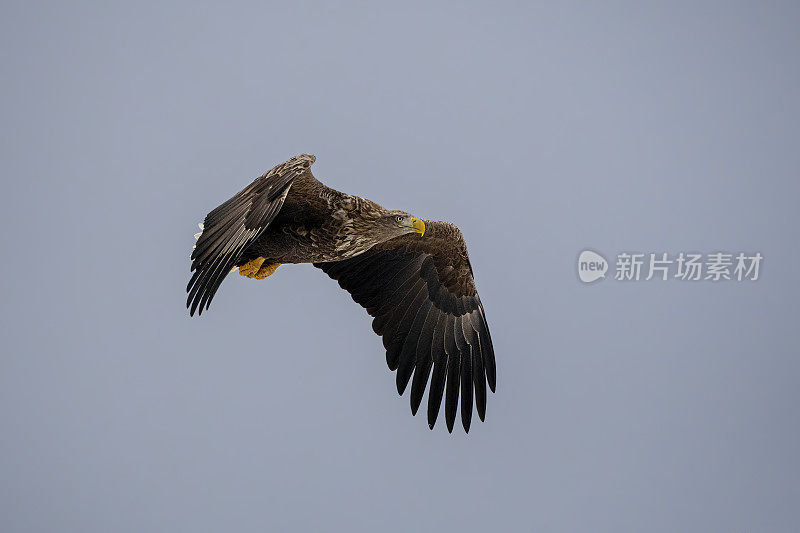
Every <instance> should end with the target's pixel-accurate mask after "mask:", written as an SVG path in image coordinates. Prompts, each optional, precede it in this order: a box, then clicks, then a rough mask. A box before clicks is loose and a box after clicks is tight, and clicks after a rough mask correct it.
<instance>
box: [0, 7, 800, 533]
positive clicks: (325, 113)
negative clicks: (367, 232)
mask: <svg viewBox="0 0 800 533" xmlns="http://www.w3.org/2000/svg"><path fill="white" fill-rule="evenodd" d="M113 4H114V5H111V3H104V2H61V3H53V4H48V3H46V2H5V3H4V4H3V6H2V8H0V65H2V83H1V84H0V102H1V103H0V112H1V113H2V115H1V116H2V128H0V134H1V135H2V142H0V154H1V155H2V166H3V191H4V194H3V195H2V197H3V200H2V203H3V208H2V210H0V223H2V227H3V231H2V232H0V245H2V249H3V251H4V252H3V254H4V256H3V257H4V261H3V262H2V266H0V268H1V269H2V276H0V289H1V290H2V300H1V301H2V313H1V316H0V318H1V319H2V324H3V328H2V332H3V334H2V337H3V339H2V356H1V357H0V530H2V531H3V532H5V533H16V532H39V531H41V532H45V531H59V532H82V533H85V532H95V531H96V532H107V531H114V532H141V531H170V532H183V531H186V532H193V533H194V532H204V531H209V532H210V531H267V530H283V531H286V530H306V531H309V530H321V529H325V530H340V531H352V530H356V531H417V530H432V529H438V530H441V531H445V530H459V531H487V530H493V529H495V528H497V529H499V530H511V531H514V530H524V528H528V527H532V528H535V529H537V530H544V531H614V532H618V531H665V532H666V531H703V532H706V531H790V530H796V527H797V524H798V521H800V511H799V510H798V505H797V503H798V501H800V488H798V479H800V464H799V462H798V450H799V449H800V415H799V414H798V400H800V393H799V392H798V391H800V388H799V387H800V350H799V349H798V340H797V327H798V311H797V302H798V300H800V288H799V287H800V285H799V284H798V281H797V275H798V270H797V268H798V264H800V252H798V233H797V225H798V222H799V221H800V220H799V218H800V217H798V210H797V202H798V199H799V198H800V182H799V181H798V170H800V146H798V139H800V96H799V95H800V91H799V90H798V86H799V84H800V62H798V53H799V52H800V33H798V31H797V29H798V27H800V9H798V7H797V4H796V3H792V2H785V3H781V2H770V3H769V4H768V5H767V4H763V5H762V4H760V3H756V2H752V3H736V2H719V3H702V4H701V5H697V4H696V3H694V2H686V3H678V4H674V5H671V6H669V7H666V6H661V7H658V6H657V5H645V4H643V3H640V2H630V3H627V4H612V3H602V4H603V5H601V3H591V4H587V5H577V4H576V5H571V6H564V5H560V3H559V5H557V6H555V5H544V4H540V5H533V6H531V5H528V4H527V3H523V2H520V3H500V4H497V3H492V4H491V5H489V3H485V5H478V4H476V3H471V2H470V3H458V4H456V3H452V4H438V5H437V6H429V5H427V3H425V4H416V5H411V4H408V3H403V5H402V6H396V7H393V8H377V7H375V6H373V5H372V4H371V3H367V2H364V3H358V4H348V5H337V6H330V5H323V4H303V3H297V4H295V3H291V4H292V5H291V6H289V5H287V4H290V3H289V2H281V3H280V4H278V3H275V4H273V5H270V3H269V2H259V3H255V4H252V5H247V4H236V3H224V4H223V3H197V2H191V3H161V2H159V3H153V4H147V3H141V2H136V3H133V2H131V3H129V4H128V5H127V6H126V5H118V4H117V3H113ZM301 152H309V153H314V154H316V156H317V163H316V165H315V166H314V171H315V174H316V176H317V177H318V178H320V179H321V180H323V181H324V182H325V183H326V184H328V185H330V186H332V187H334V188H337V189H339V190H342V191H345V192H348V193H352V194H357V195H360V196H364V197H367V198H370V199H372V200H375V201H377V202H379V203H381V204H383V205H385V206H386V207H389V208H394V209H403V210H406V211H409V212H411V213H413V214H414V215H416V216H419V217H422V218H428V219H441V220H448V221H452V222H454V223H456V224H458V225H459V226H460V228H461V229H462V231H463V233H464V235H465V237H466V240H467V243H468V245H469V250H470V255H471V261H472V265H473V267H474V269H475V273H476V279H477V284H478V288H479V291H480V294H481V298H482V300H483V302H484V304H485V308H486V313H487V316H488V320H489V325H490V327H491V331H492V335H493V339H494V344H495V350H496V353H497V359H498V363H497V364H498V370H497V372H498V378H497V383H498V385H497V393H496V394H493V395H490V397H489V401H488V409H487V419H486V422H485V423H483V424H481V423H480V422H476V423H474V424H473V427H472V430H471V432H470V434H469V435H465V434H464V433H463V431H462V430H461V429H460V428H459V429H457V431H455V432H454V433H453V434H452V435H450V434H448V433H447V431H446V428H445V426H444V424H443V420H442V419H440V422H439V423H438V424H437V427H436V428H435V430H434V431H430V430H429V429H428V427H427V424H426V421H425V417H424V409H423V413H422V415H420V416H417V417H412V416H411V414H410V408H409V403H408V396H407V395H406V396H404V397H402V398H401V397H398V396H397V393H396V390H395V385H394V374H393V373H391V372H390V371H389V370H388V369H387V367H386V363H385V357H384V353H383V350H382V345H381V341H380V338H378V337H377V336H375V335H374V334H373V333H372V330H371V328H370V319H369V317H368V316H367V314H366V313H365V312H364V311H363V310H362V309H361V308H360V307H359V306H358V305H356V304H355V303H353V302H352V300H351V299H350V297H349V296H348V295H347V293H345V292H344V291H342V290H341V289H340V288H339V287H338V286H337V284H336V283H335V282H333V281H331V280H330V279H328V278H327V276H325V275H324V274H323V273H322V272H320V271H318V270H317V269H315V268H313V267H311V266H310V265H301V266H290V267H281V268H280V269H279V270H278V271H277V273H276V275H275V276H273V277H270V278H268V279H267V280H264V281H254V280H247V279H243V278H241V277H239V276H231V277H230V278H229V279H227V280H226V281H225V283H224V284H223V286H222V288H221V290H220V292H219V293H218V295H217V297H216V299H215V300H214V303H213V305H212V306H211V309H210V310H209V311H208V313H207V314H204V315H203V316H202V317H201V318H199V319H198V318H196V317H195V318H189V316H188V313H187V312H186V310H185V308H184V302H185V296H184V294H185V293H184V290H185V286H186V283H187V281H188V277H189V259H188V256H189V253H190V252H191V246H192V243H193V239H192V234H193V233H195V232H196V231H197V229H196V223H197V222H199V221H201V220H202V219H203V217H204V216H205V214H206V213H207V212H208V211H209V210H211V209H212V208H214V207H215V206H216V205H218V204H219V203H221V202H222V201H224V200H226V199H227V198H228V197H229V196H231V195H232V194H233V193H235V192H236V191H238V190H239V189H241V188H242V187H243V186H244V185H246V184H247V183H249V182H250V180H251V179H252V178H254V177H256V176H257V175H259V174H261V173H262V172H264V171H266V170H268V169H269V168H271V167H272V166H274V165H275V164H277V163H280V162H282V161H284V160H285V159H287V158H288V157H290V156H292V155H295V154H297V153H301ZM587 247H588V248H592V249H594V250H597V251H599V252H601V253H603V254H605V255H606V257H610V258H612V259H613V256H614V255H615V254H617V253H618V252H621V251H640V252H670V253H677V252H679V251H698V252H703V253H711V252H716V251H720V250H723V251H728V252H734V253H735V252H739V251H744V252H756V251H758V252H761V253H762V255H763V256H764V257H765V259H764V263H763V265H762V270H761V279H759V280H758V281H757V282H721V283H716V284H715V283H711V282H698V283H689V282H681V281H669V282H660V281H651V282H644V281H641V282H638V283H623V282H618V281H614V280H613V279H606V280H602V281H598V282H597V283H595V284H592V285H583V284H581V283H580V282H579V280H578V277H577V273H576V258H577V255H578V253H579V252H580V251H581V250H582V249H584V248H587ZM426 401H427V400H426Z"/></svg>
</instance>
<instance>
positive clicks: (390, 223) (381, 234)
mask: <svg viewBox="0 0 800 533" xmlns="http://www.w3.org/2000/svg"><path fill="white" fill-rule="evenodd" d="M368 232H369V233H370V234H371V236H372V238H373V239H374V240H376V241H378V242H385V241H388V240H389V239H394V238H395V237H399V236H401V235H405V234H407V233H419V234H420V236H422V235H424V234H425V223H424V222H423V221H422V220H420V219H418V218H415V217H413V216H411V215H409V214H408V213H406V212H405V211H385V212H383V213H381V215H380V216H379V217H377V218H375V219H374V220H372V223H371V224H370V227H369V229H368Z"/></svg>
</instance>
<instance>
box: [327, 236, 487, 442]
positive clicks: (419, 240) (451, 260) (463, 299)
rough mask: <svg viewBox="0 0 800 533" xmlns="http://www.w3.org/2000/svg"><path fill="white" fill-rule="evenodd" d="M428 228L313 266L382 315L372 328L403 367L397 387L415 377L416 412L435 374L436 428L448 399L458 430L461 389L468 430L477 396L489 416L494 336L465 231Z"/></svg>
mask: <svg viewBox="0 0 800 533" xmlns="http://www.w3.org/2000/svg"><path fill="white" fill-rule="evenodd" d="M425 227H426V230H425V235H424V236H423V237H420V236H419V235H417V234H410V235H404V236H402V237H397V238H395V239H392V240H389V241H387V242H385V243H382V244H379V245H377V246H375V247H374V248H372V249H371V250H369V251H367V252H365V253H363V254H361V255H358V256H356V257H354V258H352V259H347V260H344V261H335V262H329V263H315V264H314V266H316V267H318V268H320V269H322V270H323V271H324V272H325V273H326V274H328V275H329V276H330V277H331V278H333V279H335V280H338V282H339V285H340V286H341V287H342V288H343V289H345V290H347V291H348V292H349V293H350V294H351V295H352V297H353V300H355V301H356V302H357V303H359V304H360V305H361V306H363V307H364V308H366V310H367V312H368V313H369V314H370V315H371V316H373V317H375V319H374V320H373V322H372V328H373V329H374V330H375V333H377V334H378V335H380V336H382V337H383V344H384V347H385V348H386V361H387V363H388V364H389V368H390V369H391V370H397V390H398V392H399V393H400V394H403V392H404V391H405V389H406V387H407V386H408V383H409V381H412V383H411V411H412V413H414V414H416V412H417V409H418V408H419V405H420V402H421V401H422V397H423V395H424V393H425V387H426V385H427V383H428V378H429V377H430V390H429V393H428V425H429V426H430V428H431V429H433V426H434V424H435V422H436V418H437V416H438V413H439V407H440V405H441V402H442V397H443V396H444V398H445V419H446V422H447V429H448V430H449V431H452V430H453V424H454V421H455V418H456V413H457V411H458V398H459V391H460V392H461V423H462V424H463V426H464V429H465V431H469V427H470V422H471V420H472V405H473V403H472V402H473V394H474V398H475V405H476V408H477V411H478V416H479V417H480V418H481V420H483V419H484V417H485V413H486V383H487V382H488V384H489V388H490V389H491V390H492V392H494V390H495V382H496V371H495V358H494V350H493V348H492V339H491V337H490V336H489V328H488V326H487V324H486V316H485V314H484V311H483V305H482V304H481V301H480V298H479V297H478V294H477V292H476V290H475V282H474V279H473V275H472V267H471V265H470V263H469V257H468V256H467V248H466V244H465V243H464V239H463V237H462V235H461V232H460V231H459V230H458V228H457V227H456V226H454V225H453V224H449V223H446V222H431V221H425ZM412 374H413V380H411V377H412Z"/></svg>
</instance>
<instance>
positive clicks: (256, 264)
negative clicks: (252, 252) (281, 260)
mask: <svg viewBox="0 0 800 533" xmlns="http://www.w3.org/2000/svg"><path fill="white" fill-rule="evenodd" d="M264 261H265V259H264V258H263V257H256V258H255V259H253V260H252V261H248V262H247V263H245V264H243V265H242V266H240V267H239V274H241V275H242V276H244V277H246V278H254V277H256V275H257V274H258V270H259V269H260V268H261V265H262V264H263V263H264Z"/></svg>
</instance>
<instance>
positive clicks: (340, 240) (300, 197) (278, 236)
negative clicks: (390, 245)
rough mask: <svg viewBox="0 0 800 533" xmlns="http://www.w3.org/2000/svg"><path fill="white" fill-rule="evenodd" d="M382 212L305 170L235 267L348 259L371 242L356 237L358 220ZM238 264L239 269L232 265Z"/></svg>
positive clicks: (362, 250)
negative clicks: (256, 260) (260, 262)
mask: <svg viewBox="0 0 800 533" xmlns="http://www.w3.org/2000/svg"><path fill="white" fill-rule="evenodd" d="M384 212H388V210H386V209H384V208H383V207H382V206H380V205H378V204H376V203H375V202H371V201H370V200H366V199H364V198H359V197H358V196H351V195H349V194H345V193H342V192H339V191H337V190H335V189H331V188H330V187H327V186H326V185H324V184H323V183H321V182H320V181H319V180H317V179H316V178H315V177H314V176H313V175H311V172H310V171H307V172H304V173H302V174H300V175H299V176H298V177H297V179H295V180H294V182H293V183H292V186H291V188H290V189H289V192H288V194H287V195H286V199H285V200H284V202H283V207H281V210H280V211H279V212H278V214H277V216H276V217H275V220H273V221H272V223H271V224H270V225H269V226H268V227H267V228H266V229H265V230H264V233H262V234H261V236H260V237H259V238H258V239H257V240H256V241H255V242H254V243H253V244H252V245H251V246H250V247H249V248H247V249H246V250H245V253H244V255H243V257H242V259H241V260H240V262H239V264H240V265H241V264H244V263H246V262H247V261H250V260H251V259H254V258H256V257H264V258H266V261H268V262H272V263H320V262H326V261H338V260H341V259H349V258H350V257H353V256H355V255H358V254H360V253H362V252H365V251H367V250H368V249H370V248H371V247H372V246H374V245H375V244H377V242H375V241H373V240H371V239H368V238H360V235H359V233H358V232H357V231H356V230H357V225H358V221H359V220H363V219H365V218H370V217H374V216H376V215H378V214H382V213H384ZM237 266H239V265H237Z"/></svg>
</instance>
